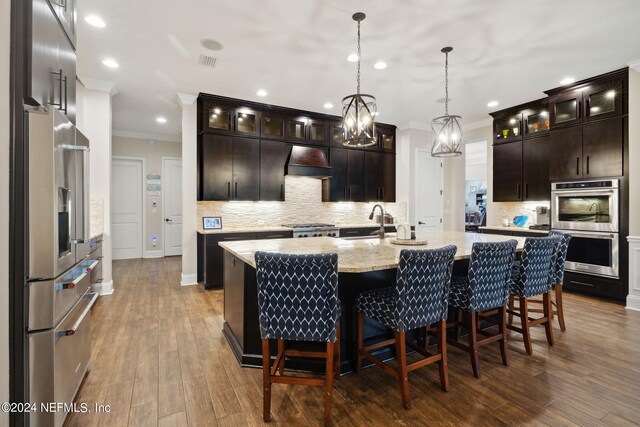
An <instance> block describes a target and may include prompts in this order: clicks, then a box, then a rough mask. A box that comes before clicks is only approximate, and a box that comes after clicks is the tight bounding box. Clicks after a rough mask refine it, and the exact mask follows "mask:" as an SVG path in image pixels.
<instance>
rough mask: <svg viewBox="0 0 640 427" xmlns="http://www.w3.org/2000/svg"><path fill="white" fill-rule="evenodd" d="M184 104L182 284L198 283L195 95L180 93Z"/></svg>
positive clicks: (180, 98) (179, 95) (182, 104)
mask: <svg viewBox="0 0 640 427" xmlns="http://www.w3.org/2000/svg"><path fill="white" fill-rule="evenodd" d="M178 99H179V101H180V105H181V106H182V278H181V285H182V286H187V285H196V284H197V283H198V274H197V273H198V247H197V230H198V226H197V215H198V202H197V197H198V196H197V185H198V184H197V138H198V136H197V106H196V96H195V95H190V94H185V93H179V94H178Z"/></svg>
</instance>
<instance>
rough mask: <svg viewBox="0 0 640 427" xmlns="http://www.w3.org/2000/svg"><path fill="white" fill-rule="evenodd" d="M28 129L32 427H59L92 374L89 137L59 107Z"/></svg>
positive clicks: (33, 118) (32, 120)
mask: <svg viewBox="0 0 640 427" xmlns="http://www.w3.org/2000/svg"><path fill="white" fill-rule="evenodd" d="M27 114H28V117H27V121H28V129H29V135H28V136H29V235H28V239H29V258H28V259H29V265H28V271H29V276H28V282H27V288H28V301H29V305H28V336H29V338H28V339H29V395H30V400H31V402H32V403H34V404H37V405H38V410H37V411H36V412H33V413H31V414H30V425H31V426H32V427H34V426H61V425H62V424H63V423H64V420H65V418H66V415H67V413H68V412H67V411H66V410H65V408H61V409H60V410H56V411H48V412H47V411H42V410H41V409H40V404H41V403H51V402H56V403H72V402H73V399H74V397H75V395H76V393H77V391H78V389H79V387H80V384H81V383H82V380H83V378H84V375H85V374H86V373H87V372H88V369H89V360H90V358H91V323H90V320H91V315H90V310H91V307H92V306H93V304H94V303H95V301H96V299H97V298H98V294H97V293H94V292H92V291H91V289H90V272H91V269H92V268H93V267H95V266H96V264H97V263H98V261H97V260H90V259H87V255H88V253H89V245H88V242H89V156H88V154H89V140H88V139H87V138H86V137H85V136H84V135H82V133H80V132H79V131H78V130H77V129H76V127H75V126H74V125H73V124H72V123H71V122H70V121H69V120H68V119H67V118H66V117H65V116H64V115H62V114H61V113H60V112H59V111H58V110H57V109H56V108H49V111H48V112H47V113H41V112H29V113H27Z"/></svg>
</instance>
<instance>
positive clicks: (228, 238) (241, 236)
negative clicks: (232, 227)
mask: <svg viewBox="0 0 640 427" xmlns="http://www.w3.org/2000/svg"><path fill="white" fill-rule="evenodd" d="M255 238H256V233H225V234H207V244H208V245H211V244H215V245H217V244H218V242H232V241H234V240H254V239H255Z"/></svg>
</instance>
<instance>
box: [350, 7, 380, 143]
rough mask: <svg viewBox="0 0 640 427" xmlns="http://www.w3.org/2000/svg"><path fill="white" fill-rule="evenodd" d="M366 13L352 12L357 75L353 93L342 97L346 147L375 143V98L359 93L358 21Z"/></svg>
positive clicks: (362, 19) (361, 19)
mask: <svg viewBox="0 0 640 427" xmlns="http://www.w3.org/2000/svg"><path fill="white" fill-rule="evenodd" d="M365 17H366V15H365V14H364V13H362V12H358V13H355V14H353V20H354V21H356V22H357V23H358V77H357V83H358V87H357V91H356V94H355V95H349V96H346V97H345V98H343V99H342V129H343V133H344V138H343V141H342V144H343V145H345V146H347V147H368V146H371V145H376V144H377V143H378V139H377V137H376V123H375V116H376V114H377V112H378V107H377V106H376V98H375V97H373V96H372V95H366V94H361V93H360V60H361V58H362V55H361V52H360V22H362V21H364V18H365Z"/></svg>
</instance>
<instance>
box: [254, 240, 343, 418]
mask: <svg viewBox="0 0 640 427" xmlns="http://www.w3.org/2000/svg"><path fill="white" fill-rule="evenodd" d="M255 260H256V280H257V284H258V308H259V322H260V334H261V337H262V373H263V382H264V390H263V418H264V421H269V419H270V418H271V384H273V383H285V384H304V385H313V386H319V387H324V388H325V406H324V409H325V413H324V415H325V424H326V423H329V421H330V417H331V395H332V391H333V379H334V377H335V376H338V375H339V373H340V312H341V311H340V301H339V300H338V255H337V254H318V255H288V254H278V253H268V252H256V254H255ZM272 339H273V340H277V341H278V352H277V356H276V359H275V362H274V364H273V366H271V352H270V348H269V340H272ZM285 340H293V341H316V342H324V343H326V351H324V352H312V351H300V350H294V349H285ZM336 342H337V343H336ZM334 343H336V344H335V345H334ZM287 356H289V357H295V356H304V357H320V358H324V359H326V372H325V374H326V375H325V378H324V379H323V378H317V377H313V378H309V377H299V376H296V377H291V376H285V375H284V363H285V357H287ZM276 373H278V375H276Z"/></svg>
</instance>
